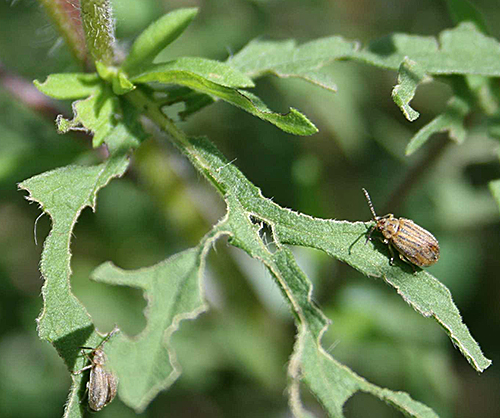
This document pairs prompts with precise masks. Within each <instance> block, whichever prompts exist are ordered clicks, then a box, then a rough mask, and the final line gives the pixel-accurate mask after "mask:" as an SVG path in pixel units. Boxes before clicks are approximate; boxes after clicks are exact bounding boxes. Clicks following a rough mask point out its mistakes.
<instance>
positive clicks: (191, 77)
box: [131, 71, 318, 135]
mask: <svg viewBox="0 0 500 418" xmlns="http://www.w3.org/2000/svg"><path fill="white" fill-rule="evenodd" d="M131 80H132V82H134V83H148V82H157V83H171V84H177V85H181V86H186V87H189V88H191V89H193V90H196V91H199V92H201V93H205V94H208V95H211V96H215V97H217V98H219V99H222V100H224V101H226V102H228V103H231V104H233V105H235V106H237V107H239V108H241V109H243V110H246V111H247V112H249V113H251V114H252V115H254V116H257V117H259V118H261V119H263V120H265V121H268V122H271V123H272V124H273V125H275V126H277V127H278V128H280V129H282V130H283V131H285V132H288V133H291V134H294V135H312V134H314V133H316V132H317V131H318V129H317V128H316V127H315V126H314V124H313V123H312V122H311V121H310V120H309V119H307V117H306V116H304V115H303V114H302V113H300V112H299V111H298V110H296V109H294V108H290V110H289V112H288V113H286V114H280V113H275V112H272V111H271V110H269V109H268V108H267V107H266V105H265V104H264V103H263V102H262V101H261V100H260V99H259V98H258V97H256V96H255V95H253V94H251V93H249V92H247V91H244V90H236V89H232V88H228V87H224V86H221V85H219V84H216V83H213V82H212V81H210V80H207V79H206V78H204V77H201V76H199V75H197V74H193V73H191V72H186V71H169V72H160V73H145V74H141V75H139V76H136V77H133V78H132V79H131Z"/></svg>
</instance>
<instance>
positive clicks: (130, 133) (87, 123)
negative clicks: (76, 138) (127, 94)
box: [56, 88, 146, 152]
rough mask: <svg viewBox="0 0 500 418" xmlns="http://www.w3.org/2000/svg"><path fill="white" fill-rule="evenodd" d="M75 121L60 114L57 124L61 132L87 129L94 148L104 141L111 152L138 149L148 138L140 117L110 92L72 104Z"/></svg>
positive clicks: (106, 91)
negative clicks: (139, 121)
mask: <svg viewBox="0 0 500 418" xmlns="http://www.w3.org/2000/svg"><path fill="white" fill-rule="evenodd" d="M73 114H74V118H73V119H71V120H67V119H65V118H63V117H62V116H61V115H60V116H58V117H57V119H56V124H57V127H58V130H59V132H60V133H66V132H68V131H70V130H85V131H90V132H92V133H93V138H92V145H93V147H94V148H97V147H100V146H101V145H102V144H103V143H104V142H106V144H107V145H108V147H109V149H110V152H115V151H117V150H118V149H121V150H123V151H124V152H126V151H127V150H129V149H130V148H135V147H137V146H138V145H139V144H140V142H141V141H142V140H143V139H144V138H145V137H146V134H145V133H144V131H143V130H142V127H141V126H140V125H139V123H138V120H137V119H138V118H139V114H138V113H137V112H136V111H135V109H133V108H132V107H131V106H130V105H128V104H127V102H126V101H123V100H120V99H119V98H118V97H117V96H115V95H114V94H112V93H111V92H110V91H109V90H108V89H106V88H105V89H104V90H102V91H100V92H99V94H94V95H92V96H89V97H88V98H87V99H85V100H78V101H76V102H74V103H73Z"/></svg>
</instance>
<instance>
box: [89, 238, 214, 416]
mask: <svg viewBox="0 0 500 418" xmlns="http://www.w3.org/2000/svg"><path fill="white" fill-rule="evenodd" d="M207 244H209V242H204V243H203V244H200V246H199V247H197V248H193V249H191V250H186V251H184V252H182V253H179V254H177V255H175V256H173V257H170V258H169V259H167V260H165V261H163V262H161V263H159V264H157V265H155V266H152V267H149V268H144V269H140V270H134V271H124V270H122V269H119V268H118V267H115V266H113V265H112V264H111V263H105V264H103V265H101V266H100V267H98V268H97V269H96V270H95V271H94V272H93V273H92V278H93V279H94V280H97V281H99V282H102V283H107V284H112V285H121V286H132V287H137V288H140V289H142V290H143V291H144V294H145V295H144V296H145V298H146V300H147V301H148V309H147V320H148V323H147V327H146V328H145V329H144V331H143V332H141V334H140V335H139V336H137V337H135V338H134V339H129V338H127V337H125V336H124V335H123V334H120V335H119V336H117V338H116V339H115V341H114V343H115V344H113V346H111V347H109V349H108V357H109V358H108V361H109V364H110V366H111V368H112V369H113V370H114V371H115V372H116V374H117V375H118V376H119V378H120V385H119V393H120V398H121V400H122V401H123V402H125V403H126V404H127V405H129V406H130V407H132V408H134V409H135V410H136V411H138V412H140V411H142V410H143V409H144V408H145V407H146V406H147V404H148V403H149V402H150V401H151V400H152V399H153V398H154V397H155V396H156V394H157V393H158V392H159V391H160V390H163V389H165V388H167V387H168V386H170V385H171V384H172V383H173V382H174V381H175V380H176V379H177V377H178V375H179V374H180V370H179V368H178V365H177V363H176V360H175V353H174V352H173V351H172V350H171V349H170V347H169V344H170V337H171V335H172V334H173V333H174V332H175V331H176V330H177V328H178V326H179V322H180V321H181V320H182V319H187V318H194V317H196V316H197V315H199V314H200V313H201V312H203V311H204V310H205V309H206V306H205V302H204V301H203V299H202V295H201V284H200V278H201V276H202V272H203V252H204V251H205V248H206V246H207Z"/></svg>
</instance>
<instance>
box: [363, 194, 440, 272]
mask: <svg viewBox="0 0 500 418" xmlns="http://www.w3.org/2000/svg"><path fill="white" fill-rule="evenodd" d="M363 193H364V194H365V197H366V200H367V201H368V206H369V207H370V211H371V213H372V214H373V220H374V221H375V222H376V223H375V225H374V226H373V227H372V228H371V230H370V232H369V233H368V238H367V239H368V240H369V239H370V237H371V234H372V232H373V231H374V230H375V229H378V230H379V231H380V232H381V233H382V235H383V236H384V239H383V240H382V242H383V243H384V244H387V245H389V249H390V250H391V254H392V248H391V247H394V248H395V249H396V251H397V252H398V253H399V258H401V260H403V261H405V262H408V263H410V264H414V265H416V266H418V267H429V266H432V265H433V264H435V263H437V261H438V260H439V243H438V241H437V239H436V238H435V237H434V235H432V234H431V233H430V232H429V231H427V230H425V229H424V228H422V227H421V226H418V225H417V224H416V223H415V222H413V221H412V220H410V219H406V218H395V217H394V215H393V214H392V213H389V214H387V215H385V216H377V214H376V213H375V209H373V204H372V201H371V199H370V195H369V194H368V192H367V191H366V189H363ZM393 261H394V256H392V257H391V264H392V263H393Z"/></svg>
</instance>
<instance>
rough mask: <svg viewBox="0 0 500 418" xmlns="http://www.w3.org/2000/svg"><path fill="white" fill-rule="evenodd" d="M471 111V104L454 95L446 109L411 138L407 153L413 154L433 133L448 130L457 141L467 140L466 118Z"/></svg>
mask: <svg viewBox="0 0 500 418" xmlns="http://www.w3.org/2000/svg"><path fill="white" fill-rule="evenodd" d="M469 112H470V106H469V104H468V103H467V102H466V101H465V100H462V99H461V98H459V97H456V96H455V97H452V98H451V99H450V100H449V101H448V104H447V105H446V109H445V111H444V112H443V113H442V114H440V115H438V116H436V117H435V118H434V119H433V120H432V121H431V122H429V123H428V124H427V125H425V126H424V127H422V128H421V129H420V130H419V131H418V132H417V133H416V134H415V135H414V136H413V138H412V139H411V141H410V142H409V143H408V145H407V147H406V155H411V154H413V153H414V152H415V151H417V150H418V149H419V148H420V147H421V146H422V145H424V144H425V143H426V142H427V140H428V139H429V138H430V137H431V135H433V134H435V133H438V132H444V131H448V132H449V135H450V138H452V139H453V140H455V141H456V142H457V143H459V144H460V143H462V142H463V141H465V137H466V135H467V132H466V130H465V127H464V119H465V117H466V116H467V115H468V113H469Z"/></svg>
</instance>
